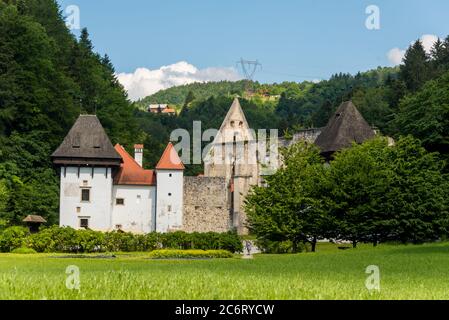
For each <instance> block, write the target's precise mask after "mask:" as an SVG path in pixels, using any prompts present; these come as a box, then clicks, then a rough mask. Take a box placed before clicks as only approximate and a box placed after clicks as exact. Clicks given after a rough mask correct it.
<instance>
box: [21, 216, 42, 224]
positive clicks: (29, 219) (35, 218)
mask: <svg viewBox="0 0 449 320" xmlns="http://www.w3.org/2000/svg"><path fill="white" fill-rule="evenodd" d="M22 221H23V222H30V223H46V222H47V220H45V219H44V218H42V217H41V216H36V215H29V216H27V217H26V218H25V219H23V220H22Z"/></svg>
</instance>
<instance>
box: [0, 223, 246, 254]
mask: <svg viewBox="0 0 449 320" xmlns="http://www.w3.org/2000/svg"><path fill="white" fill-rule="evenodd" d="M22 247H27V248H31V249H33V250H35V251H36V252H48V253H49V252H54V253H89V252H136V251H142V252H143V251H153V250H156V249H181V250H189V249H197V250H227V251H229V252H242V250H243V245H242V241H241V239H240V237H239V236H238V235H237V234H236V233H234V232H227V233H213V232H208V233H186V232H182V231H177V232H173V233H164V234H162V233H156V232H153V233H148V234H144V235H138V234H132V233H126V232H118V231H113V232H106V233H103V232H99V231H93V230H75V229H73V228H70V227H57V226H52V227H49V228H43V229H42V230H41V231H40V232H38V233H35V234H29V232H28V229H26V228H23V227H10V228H7V229H5V230H2V231H0V252H11V251H13V250H14V249H17V248H22Z"/></svg>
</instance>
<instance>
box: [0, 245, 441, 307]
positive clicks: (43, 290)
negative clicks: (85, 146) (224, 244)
mask: <svg viewBox="0 0 449 320" xmlns="http://www.w3.org/2000/svg"><path fill="white" fill-rule="evenodd" d="M69 265H75V266H77V267H78V268H79V270H80V288H79V290H69V289H67V287H66V279H67V277H68V275H67V274H66V268H67V267H68V266H69ZM369 265H377V266H378V267H379V270H380V277H381V278H380V279H381V280H380V291H379V292H377V291H374V292H369V291H368V290H367V288H366V287H365V280H366V278H367V277H368V276H369V275H368V274H366V273H365V270H366V267H367V266H369ZM448 266H449V243H438V244H424V245H380V246H378V247H376V248H373V247H371V246H369V245H362V246H360V248H357V249H349V250H338V249H337V248H336V247H335V246H334V245H331V244H320V245H319V247H318V252H317V253H300V254H295V255H256V256H255V257H254V259H251V260H249V259H248V260H247V259H241V258H240V257H239V256H237V255H236V256H235V257H234V258H229V259H211V260H151V259H148V253H133V254H116V258H111V259H100V258H95V255H89V256H87V258H76V257H67V255H62V254H33V255H19V254H0V299H38V300H40V299H182V300H184V299H224V300H228V299H294V300H296V299H301V300H302V299H448V298H449V289H448V288H449V268H448Z"/></svg>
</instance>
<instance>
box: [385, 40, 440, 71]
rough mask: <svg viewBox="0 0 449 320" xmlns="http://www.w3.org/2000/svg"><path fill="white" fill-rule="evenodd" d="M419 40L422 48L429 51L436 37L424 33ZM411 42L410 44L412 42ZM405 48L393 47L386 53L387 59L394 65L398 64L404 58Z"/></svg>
mask: <svg viewBox="0 0 449 320" xmlns="http://www.w3.org/2000/svg"><path fill="white" fill-rule="evenodd" d="M419 40H421V43H422V44H423V47H424V50H426V52H427V53H430V50H432V47H433V44H434V43H435V42H436V41H437V40H438V37H437V36H436V35H433V34H424V35H422V36H421V37H420V38H419ZM413 43H414V41H413V42H411V43H410V44H413ZM405 52H406V49H400V48H393V49H391V50H390V51H388V53H387V57H388V61H390V63H391V64H392V65H394V66H397V65H398V64H401V63H402V60H403V59H404V56H405Z"/></svg>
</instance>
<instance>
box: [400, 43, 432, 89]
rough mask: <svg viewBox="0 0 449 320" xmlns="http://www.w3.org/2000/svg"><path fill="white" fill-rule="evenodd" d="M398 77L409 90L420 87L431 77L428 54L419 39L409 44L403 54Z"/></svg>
mask: <svg viewBox="0 0 449 320" xmlns="http://www.w3.org/2000/svg"><path fill="white" fill-rule="evenodd" d="M400 68H401V71H400V77H401V79H402V80H403V81H404V82H405V84H406V86H407V89H408V90H409V91H412V92H413V91H416V90H418V89H419V88H421V87H422V86H423V85H424V83H425V82H426V81H428V80H429V79H430V77H431V72H430V67H429V56H428V55H427V53H426V51H425V50H424V47H423V45H422V43H421V41H420V40H416V42H415V43H414V44H413V45H412V46H410V47H409V48H408V49H407V51H406V53H405V56H404V63H403V64H402V65H401V67H400Z"/></svg>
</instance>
